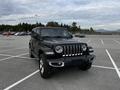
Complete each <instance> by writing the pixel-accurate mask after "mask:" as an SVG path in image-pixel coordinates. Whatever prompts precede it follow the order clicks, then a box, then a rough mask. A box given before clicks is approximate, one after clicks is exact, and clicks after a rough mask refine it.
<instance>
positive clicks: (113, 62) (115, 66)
mask: <svg viewBox="0 0 120 90" xmlns="http://www.w3.org/2000/svg"><path fill="white" fill-rule="evenodd" d="M106 53H107V54H108V56H109V58H110V60H111V62H112V64H113V66H114V68H115V70H116V72H117V74H118V77H119V78H120V71H119V69H118V67H117V65H116V64H115V61H114V60H113V58H112V56H111V55H110V53H109V51H108V50H107V49H106Z"/></svg>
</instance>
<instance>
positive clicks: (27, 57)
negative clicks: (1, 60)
mask: <svg viewBox="0 0 120 90" xmlns="http://www.w3.org/2000/svg"><path fill="white" fill-rule="evenodd" d="M0 55H1V56H9V57H16V58H24V59H33V58H29V57H23V56H22V57H21V56H13V55H8V54H0Z"/></svg>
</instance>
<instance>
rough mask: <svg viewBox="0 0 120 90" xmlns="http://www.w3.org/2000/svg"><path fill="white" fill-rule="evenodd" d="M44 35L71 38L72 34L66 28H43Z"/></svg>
mask: <svg viewBox="0 0 120 90" xmlns="http://www.w3.org/2000/svg"><path fill="white" fill-rule="evenodd" d="M41 36H42V37H56V38H70V37H71V34H70V33H69V32H68V31H67V30H64V29H42V30H41Z"/></svg>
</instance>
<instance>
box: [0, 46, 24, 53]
mask: <svg viewBox="0 0 120 90" xmlns="http://www.w3.org/2000/svg"><path fill="white" fill-rule="evenodd" d="M17 49H25V47H24V48H23V47H22V48H14V49H7V50H3V51H0V52H6V51H12V50H17Z"/></svg>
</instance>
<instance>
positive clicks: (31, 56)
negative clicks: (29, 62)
mask: <svg viewBox="0 0 120 90" xmlns="http://www.w3.org/2000/svg"><path fill="white" fill-rule="evenodd" d="M29 56H30V58H34V56H33V54H32V50H31V48H29Z"/></svg>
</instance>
